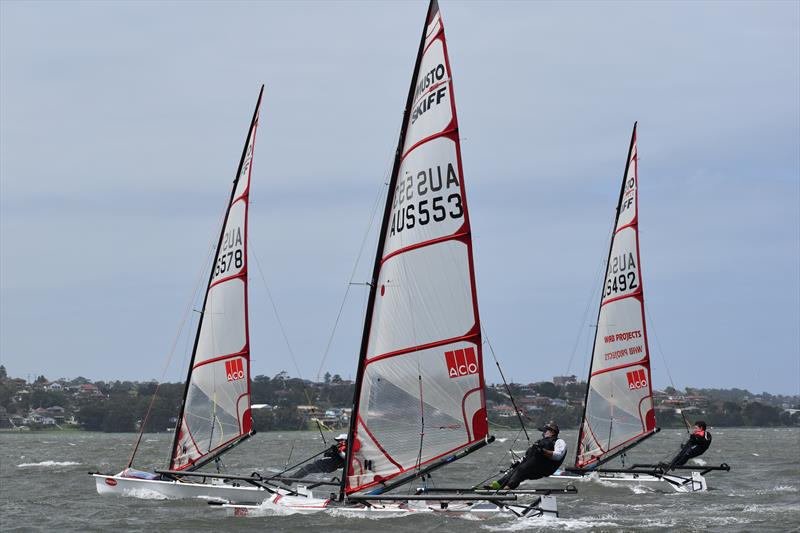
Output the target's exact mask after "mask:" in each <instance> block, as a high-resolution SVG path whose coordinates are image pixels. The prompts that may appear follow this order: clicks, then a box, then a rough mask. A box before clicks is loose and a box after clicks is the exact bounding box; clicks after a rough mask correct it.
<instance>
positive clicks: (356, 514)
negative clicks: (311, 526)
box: [328, 508, 409, 520]
mask: <svg viewBox="0 0 800 533" xmlns="http://www.w3.org/2000/svg"><path fill="white" fill-rule="evenodd" d="M328 514H330V515H331V516H336V517H344V518H360V519H367V520H380V519H382V518H397V517H400V516H408V515H409V512H408V511H399V510H398V511H397V512H392V511H368V510H366V509H365V510H358V509H346V508H345V509H342V508H339V509H337V508H332V509H329V510H328Z"/></svg>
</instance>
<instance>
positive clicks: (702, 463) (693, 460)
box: [692, 457, 708, 466]
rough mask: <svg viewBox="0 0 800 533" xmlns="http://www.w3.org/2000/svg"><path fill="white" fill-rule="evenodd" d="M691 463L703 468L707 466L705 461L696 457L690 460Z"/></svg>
mask: <svg viewBox="0 0 800 533" xmlns="http://www.w3.org/2000/svg"><path fill="white" fill-rule="evenodd" d="M692 463H694V464H696V465H700V466H705V465H707V464H708V463H706V461H705V460H704V459H700V458H699V457H696V458H694V459H692Z"/></svg>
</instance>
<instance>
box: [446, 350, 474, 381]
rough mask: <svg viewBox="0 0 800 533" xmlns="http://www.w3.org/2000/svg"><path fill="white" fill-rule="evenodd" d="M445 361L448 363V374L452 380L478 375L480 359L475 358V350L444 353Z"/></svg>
mask: <svg viewBox="0 0 800 533" xmlns="http://www.w3.org/2000/svg"><path fill="white" fill-rule="evenodd" d="M444 360H445V361H446V362H447V374H448V375H449V376H450V378H457V377H461V376H468V375H470V374H477V373H478V358H477V357H476V356H475V348H471V347H470V348H465V349H463V350H453V351H450V352H444Z"/></svg>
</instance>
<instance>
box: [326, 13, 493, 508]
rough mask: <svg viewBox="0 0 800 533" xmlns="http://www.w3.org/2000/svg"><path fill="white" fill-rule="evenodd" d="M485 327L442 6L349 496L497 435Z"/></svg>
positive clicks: (403, 153)
mask: <svg viewBox="0 0 800 533" xmlns="http://www.w3.org/2000/svg"><path fill="white" fill-rule="evenodd" d="M483 388H484V380H483V363H482V356H481V340H480V321H479V317H478V307H477V296H476V294H475V276H474V267H473V261H472V240H471V230H470V225H469V214H468V211H467V203H466V195H465V188H464V182H463V169H462V165H461V152H460V143H459V138H458V121H457V117H456V111H455V102H454V98H453V82H452V76H451V73H450V65H449V61H448V58H447V46H446V42H445V36H444V29H443V26H442V21H441V14H440V12H439V7H438V4H437V2H436V1H435V0H433V1H431V3H430V6H429V8H428V17H427V19H426V24H425V26H424V28H423V32H422V37H421V41H420V46H419V51H418V54H417V60H416V64H415V68H414V74H413V76H412V81H411V86H410V88H409V93H408V97H407V100H406V110H405V114H404V120H403V128H402V129H401V132H400V139H399V141H398V147H397V153H396V157H395V162H394V166H393V169H392V177H391V180H390V183H389V194H388V195H387V199H386V207H385V209H384V218H383V224H382V226H381V233H380V237H379V244H378V249H377V251H376V257H375V263H374V268H373V277H372V280H371V289H370V297H369V301H368V304H367V316H366V317H365V325H364V336H363V338H362V346H361V354H360V358H359V369H358V374H357V378H356V391H355V399H354V409H353V413H352V417H351V428H350V439H351V440H350V446H349V449H348V455H347V458H346V466H345V468H346V472H345V475H344V476H343V487H342V488H343V491H344V492H346V493H352V492H357V491H360V490H364V489H366V488H369V487H373V486H375V485H378V484H385V483H386V482H387V481H389V480H391V479H393V478H395V477H397V476H399V475H401V474H405V473H408V472H413V471H414V470H418V469H420V468H421V467H423V466H425V465H428V464H430V463H431V462H433V461H436V460H437V459H441V458H442V457H445V456H447V455H448V454H453V453H455V452H457V451H459V450H461V449H463V448H465V447H467V446H469V445H471V444H473V443H474V442H475V441H477V440H481V439H484V438H485V437H486V435H487V430H488V425H487V422H486V409H485V398H484V393H483Z"/></svg>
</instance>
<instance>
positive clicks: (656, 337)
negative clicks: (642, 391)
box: [642, 299, 692, 435]
mask: <svg viewBox="0 0 800 533" xmlns="http://www.w3.org/2000/svg"><path fill="white" fill-rule="evenodd" d="M642 300H643V301H644V309H645V312H646V313H647V318H648V319H649V320H650V329H651V330H652V332H653V337H654V338H655V340H656V346H657V347H658V353H659V354H660V355H661V362H662V363H663V365H664V369H665V370H666V371H667V377H668V378H669V383H670V386H671V387H672V388H673V389H677V387H676V386H675V381H673V379H672V372H670V370H669V366H668V365H667V358H666V357H665V356H664V350H663V349H662V348H661V341H660V340H659V338H658V333H656V325H655V321H654V320H653V314H652V313H651V312H650V308H649V307H647V301H646V300H644V299H642ZM681 418H683V423H684V424H685V425H686V433H688V434H689V435H691V433H692V432H691V430H690V429H689V428H690V424H689V421H688V420H686V415H685V414H684V413H683V409H681Z"/></svg>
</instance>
